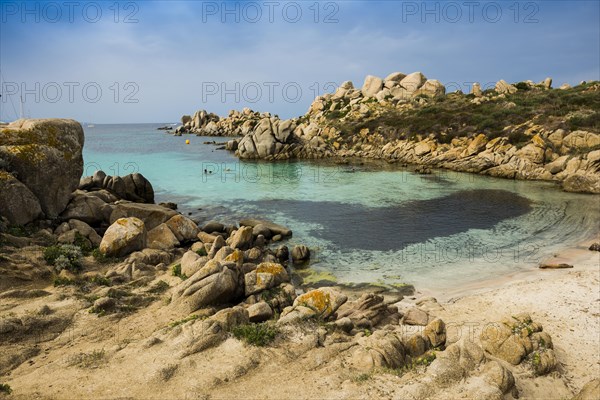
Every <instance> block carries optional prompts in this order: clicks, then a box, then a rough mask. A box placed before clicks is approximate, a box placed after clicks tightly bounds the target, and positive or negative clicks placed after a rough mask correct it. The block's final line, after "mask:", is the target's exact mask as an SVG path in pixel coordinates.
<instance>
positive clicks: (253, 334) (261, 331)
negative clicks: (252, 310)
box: [232, 322, 279, 346]
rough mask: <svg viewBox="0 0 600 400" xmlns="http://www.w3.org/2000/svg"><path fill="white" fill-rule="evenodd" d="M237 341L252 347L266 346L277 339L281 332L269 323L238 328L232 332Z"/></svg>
mask: <svg viewBox="0 0 600 400" xmlns="http://www.w3.org/2000/svg"><path fill="white" fill-rule="evenodd" d="M232 333H233V336H234V337H235V338H236V339H239V340H243V341H244V342H246V343H248V344H250V345H252V346H266V345H268V344H269V343H271V342H272V341H273V340H275V338H276V337H277V334H278V333H279V330H278V329H277V327H276V326H275V325H274V324H272V323H269V322H263V323H260V324H246V325H240V326H236V327H235V328H233V330H232Z"/></svg>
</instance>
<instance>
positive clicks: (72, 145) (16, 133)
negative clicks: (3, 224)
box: [0, 119, 84, 224]
mask: <svg viewBox="0 0 600 400" xmlns="http://www.w3.org/2000/svg"><path fill="white" fill-rule="evenodd" d="M83 143H84V136H83V129H82V127H81V125H80V124H79V123H78V122H76V121H73V120H67V119H31V120H18V121H15V122H13V123H11V124H9V125H6V126H3V127H1V128H0V186H1V187H2V195H0V215H2V216H4V217H6V218H8V219H9V220H10V221H11V222H13V223H16V224H26V223H28V222H31V221H33V220H34V219H35V218H37V217H39V216H40V215H41V213H43V215H44V216H46V217H47V218H55V217H56V216H58V215H59V214H60V213H61V212H62V211H63V210H64V209H65V207H66V206H67V203H68V202H69V198H70V196H71V193H72V192H73V190H75V189H76V188H77V184H78V182H79V178H80V176H81V174H82V172H83V158H82V149H83ZM17 199H22V203H21V207H19V205H18V204H19V203H17ZM25 208H26V209H25ZM40 210H41V213H40Z"/></svg>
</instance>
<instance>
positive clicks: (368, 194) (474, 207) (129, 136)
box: [83, 123, 600, 291]
mask: <svg viewBox="0 0 600 400" xmlns="http://www.w3.org/2000/svg"><path fill="white" fill-rule="evenodd" d="M164 125H166V124H164V123H163V124H161V123H158V124H120V125H108V124H107V125H100V124H96V125H94V126H86V127H84V129H85V146H84V151H83V154H84V163H85V170H84V176H87V175H91V174H93V173H94V171H96V170H103V171H104V172H106V173H107V174H108V175H127V174H130V173H134V172H139V173H141V174H143V175H144V176H145V177H146V178H147V179H148V180H149V181H150V182H151V183H152V185H153V187H154V190H155V193H156V202H163V201H164V202H166V201H172V202H175V203H177V204H178V210H179V211H180V212H182V213H183V214H184V215H187V216H189V217H190V218H192V219H194V220H196V221H197V222H198V223H199V224H200V225H202V224H203V223H204V222H206V221H209V220H217V221H221V222H224V223H228V224H234V223H237V221H239V220H240V219H242V218H249V217H253V218H262V219H267V220H270V221H273V222H275V223H278V224H282V225H285V226H287V227H289V228H290V229H292V230H293V237H292V238H291V239H290V240H288V241H287V242H285V244H287V245H288V246H290V248H291V246H294V245H296V244H305V245H307V246H309V248H310V249H311V263H310V265H309V266H307V269H306V270H305V271H303V272H302V274H303V276H304V277H305V279H306V281H307V282H311V280H312V282H314V283H316V282H337V283H341V284H347V285H362V284H367V283H368V284H376V285H382V286H387V287H396V288H401V287H404V286H405V285H414V286H415V287H418V288H427V289H429V290H438V291H439V290H441V291H443V290H447V289H450V288H456V287H460V285H472V284H474V283H476V282H481V281H486V280H490V279H494V278H497V277H500V276H503V275H509V274H513V273H515V272H524V271H527V270H533V269H535V268H537V266H538V264H539V263H540V262H541V261H542V260H544V259H546V258H548V257H551V256H552V255H553V254H555V253H557V252H558V251H560V250H561V249H564V248H566V247H570V246H576V245H578V244H579V243H581V242H582V241H584V240H586V239H589V238H590V237H591V236H593V235H597V234H598V232H599V231H600V227H599V221H600V202H599V201H598V197H597V196H592V195H585V194H573V193H565V192H562V191H561V190H560V188H559V186H558V185H556V184H554V183H550V182H533V181H517V180H507V179H498V178H492V177H487V176H480V175H474V174H466V173H457V172H452V171H445V170H436V171H434V173H432V174H430V175H421V174H418V173H414V172H411V171H410V170H409V169H407V168H402V167H400V166H398V165H395V164H388V163H386V162H382V161H365V160H362V161H360V160H354V161H352V162H350V163H339V162H334V161H313V160H310V161H308V160H301V161H285V162H275V163H267V162H257V161H240V160H238V159H237V158H236V157H235V155H234V154H233V153H232V152H229V151H226V150H223V149H219V147H222V143H224V142H226V141H227V140H229V138H223V137H202V136H195V135H183V136H180V137H175V136H172V135H170V134H168V133H166V132H165V131H163V130H158V129H157V128H158V127H160V126H164ZM186 141H189V144H188V143H186ZM207 142H216V143H217V144H212V143H207Z"/></svg>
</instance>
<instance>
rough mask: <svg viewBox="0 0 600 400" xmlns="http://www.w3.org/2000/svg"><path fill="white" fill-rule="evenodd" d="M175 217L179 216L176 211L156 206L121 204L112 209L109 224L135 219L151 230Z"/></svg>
mask: <svg viewBox="0 0 600 400" xmlns="http://www.w3.org/2000/svg"><path fill="white" fill-rule="evenodd" d="M176 215H179V214H177V212H176V211H173V210H171V209H169V208H166V207H162V206H159V205H156V204H139V203H128V202H123V203H119V204H116V205H115V206H114V207H113V211H112V213H111V214H110V223H111V224H112V223H114V222H115V221H116V220H117V219H119V218H128V217H135V218H139V219H141V220H142V221H143V222H144V224H145V225H146V229H149V230H151V229H154V228H156V227H157V226H158V225H160V224H162V223H163V222H167V221H168V220H170V219H171V218H173V217H175V216H176Z"/></svg>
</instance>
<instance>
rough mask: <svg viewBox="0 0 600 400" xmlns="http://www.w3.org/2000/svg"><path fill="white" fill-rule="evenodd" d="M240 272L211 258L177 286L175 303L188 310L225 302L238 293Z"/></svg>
mask: <svg viewBox="0 0 600 400" xmlns="http://www.w3.org/2000/svg"><path fill="white" fill-rule="evenodd" d="M238 277H239V275H238V272H237V271H236V270H234V269H230V268H228V267H226V266H225V265H223V264H221V263H220V262H219V261H216V260H211V261H209V262H208V263H206V265H204V266H203V267H202V268H200V270H198V271H197V272H196V273H195V274H194V275H192V276H190V277H189V278H188V279H187V280H185V281H183V282H182V283H180V284H179V286H178V287H177V288H176V291H175V293H174V295H173V303H174V304H175V305H177V306H178V307H181V308H183V309H184V310H185V311H187V312H190V313H191V312H194V311H196V310H198V309H199V308H202V307H205V306H208V305H213V304H224V303H228V302H229V301H231V300H233V299H234V298H235V297H236V295H238Z"/></svg>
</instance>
